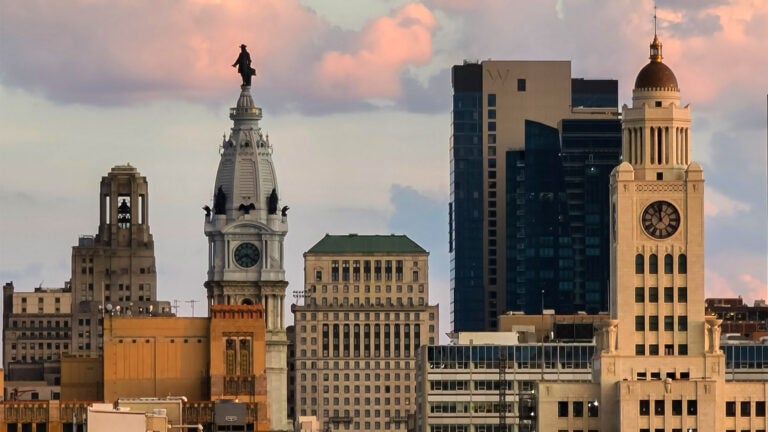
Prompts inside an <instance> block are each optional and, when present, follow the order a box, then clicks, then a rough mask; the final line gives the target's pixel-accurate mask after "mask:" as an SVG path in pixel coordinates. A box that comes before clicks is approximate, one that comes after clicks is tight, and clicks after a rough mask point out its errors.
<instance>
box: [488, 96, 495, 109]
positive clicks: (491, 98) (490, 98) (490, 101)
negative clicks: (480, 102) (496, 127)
mask: <svg viewBox="0 0 768 432" xmlns="http://www.w3.org/2000/svg"><path fill="white" fill-rule="evenodd" d="M487 105H488V106H489V107H495V106H496V94H495V93H489V94H488V103H487Z"/></svg>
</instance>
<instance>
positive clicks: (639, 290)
mask: <svg viewBox="0 0 768 432" xmlns="http://www.w3.org/2000/svg"><path fill="white" fill-rule="evenodd" d="M635 303H645V288H644V287H635Z"/></svg>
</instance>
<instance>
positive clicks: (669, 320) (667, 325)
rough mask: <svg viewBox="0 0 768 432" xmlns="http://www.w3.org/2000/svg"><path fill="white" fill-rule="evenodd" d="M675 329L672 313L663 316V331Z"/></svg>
mask: <svg viewBox="0 0 768 432" xmlns="http://www.w3.org/2000/svg"><path fill="white" fill-rule="evenodd" d="M674 329H675V317H673V316H672V315H665V316H664V331H673V330H674Z"/></svg>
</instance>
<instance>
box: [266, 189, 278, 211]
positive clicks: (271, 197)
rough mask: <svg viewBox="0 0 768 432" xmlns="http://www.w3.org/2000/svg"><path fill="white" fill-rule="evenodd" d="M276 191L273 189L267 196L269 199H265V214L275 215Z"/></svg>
mask: <svg viewBox="0 0 768 432" xmlns="http://www.w3.org/2000/svg"><path fill="white" fill-rule="evenodd" d="M278 201H279V200H278V198H277V189H275V188H273V189H272V193H271V194H269V198H267V213H268V214H277V202H278Z"/></svg>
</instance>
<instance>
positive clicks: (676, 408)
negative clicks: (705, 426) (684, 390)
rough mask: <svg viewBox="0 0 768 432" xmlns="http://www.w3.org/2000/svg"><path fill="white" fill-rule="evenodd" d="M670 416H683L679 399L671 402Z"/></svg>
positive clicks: (681, 403) (681, 402)
mask: <svg viewBox="0 0 768 432" xmlns="http://www.w3.org/2000/svg"><path fill="white" fill-rule="evenodd" d="M672 415H673V416H681V415H683V401H682V400H681V399H675V400H673V401H672Z"/></svg>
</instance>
